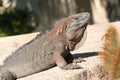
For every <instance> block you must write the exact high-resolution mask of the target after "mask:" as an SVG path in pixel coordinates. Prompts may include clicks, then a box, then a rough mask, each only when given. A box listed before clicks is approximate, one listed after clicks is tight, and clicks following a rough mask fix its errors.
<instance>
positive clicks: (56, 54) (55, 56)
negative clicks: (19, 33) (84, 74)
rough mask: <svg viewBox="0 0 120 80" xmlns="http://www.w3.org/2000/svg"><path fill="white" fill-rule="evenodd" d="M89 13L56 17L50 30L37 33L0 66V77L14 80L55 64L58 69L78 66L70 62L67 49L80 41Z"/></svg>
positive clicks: (70, 49)
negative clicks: (41, 34)
mask: <svg viewBox="0 0 120 80" xmlns="http://www.w3.org/2000/svg"><path fill="white" fill-rule="evenodd" d="M89 19H90V14H89V13H80V14H76V15H72V16H70V17H67V18H64V19H62V20H60V21H58V22H57V23H56V24H55V25H54V26H55V27H54V29H52V30H51V31H50V32H49V33H47V34H45V35H43V36H42V37H40V35H38V36H37V37H36V38H35V39H33V40H32V41H31V42H29V43H27V44H25V45H24V46H22V47H20V48H19V49H17V50H16V51H15V52H14V53H12V55H11V56H9V57H8V58H7V59H6V60H5V61H4V64H3V65H1V66H0V80H16V79H17V78H20V77H24V76H27V75H30V74H34V73H36V72H40V71H43V70H45V69H49V68H51V67H53V66H55V64H56V65H57V66H59V67H60V68H61V69H78V68H81V67H80V66H78V65H73V64H71V62H72V60H73V57H72V55H71V53H70V51H72V50H73V49H74V48H75V45H76V44H77V43H78V42H80V41H81V39H82V37H83V35H84V32H85V29H86V26H87V24H88V22H89Z"/></svg>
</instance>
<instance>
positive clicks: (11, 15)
mask: <svg viewBox="0 0 120 80" xmlns="http://www.w3.org/2000/svg"><path fill="white" fill-rule="evenodd" d="M1 9H2V10H1V11H0V36H9V35H17V34H23V33H30V32H32V31H33V30H34V29H35V26H36V23H35V19H34V16H33V14H32V12H30V11H29V10H28V9H24V10H19V9H15V8H14V9H13V8H4V7H1Z"/></svg>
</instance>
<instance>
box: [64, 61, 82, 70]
mask: <svg viewBox="0 0 120 80" xmlns="http://www.w3.org/2000/svg"><path fill="white" fill-rule="evenodd" d="M62 69H64V70H73V69H83V67H81V66H80V65H76V64H72V63H70V64H68V65H66V66H64V67H62Z"/></svg>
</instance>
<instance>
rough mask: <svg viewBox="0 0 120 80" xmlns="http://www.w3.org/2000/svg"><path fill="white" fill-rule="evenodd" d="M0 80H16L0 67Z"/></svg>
mask: <svg viewBox="0 0 120 80" xmlns="http://www.w3.org/2000/svg"><path fill="white" fill-rule="evenodd" d="M0 80H16V77H15V76H14V75H13V74H12V73H11V72H10V71H9V70H7V69H5V68H4V67H2V66H1V65H0Z"/></svg>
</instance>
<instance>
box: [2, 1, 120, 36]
mask: <svg viewBox="0 0 120 80" xmlns="http://www.w3.org/2000/svg"><path fill="white" fill-rule="evenodd" d="M80 12H90V13H91V16H92V19H91V21H90V24H95V23H107V22H113V21H118V20H120V0H0V37H2V36H10V35H17V34H25V33H31V32H37V31H43V32H44V31H46V30H48V29H51V27H52V26H53V24H54V23H55V22H56V21H57V20H59V19H61V18H64V17H67V16H69V15H72V14H76V13H80Z"/></svg>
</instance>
